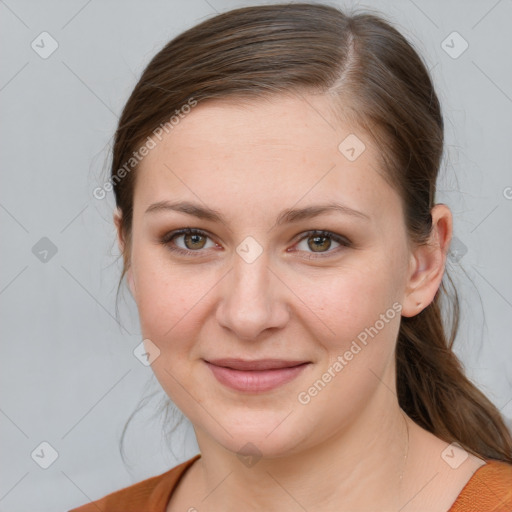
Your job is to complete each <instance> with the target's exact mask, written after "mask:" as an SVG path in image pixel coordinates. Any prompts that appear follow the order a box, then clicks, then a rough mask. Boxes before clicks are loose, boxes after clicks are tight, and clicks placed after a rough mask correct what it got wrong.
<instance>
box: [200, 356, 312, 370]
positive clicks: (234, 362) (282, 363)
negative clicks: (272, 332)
mask: <svg viewBox="0 0 512 512" xmlns="http://www.w3.org/2000/svg"><path fill="white" fill-rule="evenodd" d="M206 362H207V363H210V364H214V365H215V366H220V367H223V368H231V369H232V370H242V371H257V370H260V371H262V370H277V369H280V368H292V367H294V366H299V365H302V364H305V363H308V362H309V361H288V360H284V359H258V360H253V361H249V360H244V359H230V358H226V359H210V360H207V361H206Z"/></svg>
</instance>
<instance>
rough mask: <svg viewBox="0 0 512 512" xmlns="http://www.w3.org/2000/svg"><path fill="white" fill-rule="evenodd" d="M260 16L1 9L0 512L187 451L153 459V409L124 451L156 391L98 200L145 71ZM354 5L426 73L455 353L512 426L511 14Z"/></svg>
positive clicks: (151, 5)
mask: <svg viewBox="0 0 512 512" xmlns="http://www.w3.org/2000/svg"><path fill="white" fill-rule="evenodd" d="M259 3H263V2H245V1H226V0H208V1H206V0H187V1H186V2H185V1H183V2H178V1H176V0H167V1H162V0H160V1H156V0H152V1H148V2H142V1H121V0H116V1H113V0H112V1H103V2H102V1H100V0H92V1H91V0H90V1H86V0H73V1H66V2H64V1H60V2H58V1H45V2H40V1H36V0H34V1H27V0H6V1H0V41H1V48H2V67H1V70H0V108H1V118H2V122H1V124H0V140H1V149H2V159H1V161H2V188H1V189H0V190H1V192H0V219H1V222H2V233H3V235H2V237H1V241H2V265H1V267H0V304H1V315H2V317H1V326H2V354H3V356H2V358H1V369H0V389H1V403H0V426H1V429H2V430H1V431H2V461H3V463H2V465H1V479H0V482H1V483H0V510H1V511H3V512H6V511H9V512H18V511H24V512H26V511H29V510H30V511H32V510H38V511H40V512H44V511H56V510H68V509H69V508H72V507H75V506H78V505H80V504H82V503H85V502H87V501H88V500H89V499H91V500H94V499H98V498H100V497H101V496H103V495H105V494H107V493H109V492H112V491H114V490H117V489H120V488H121V487H124V486H127V485H130V484H132V483H135V482H137V481H140V480H142V479H144V478H148V477H150V476H153V475H156V474H159V473H161V472H163V471H166V470H167V469H169V468H170V467H172V466H174V465H176V464H177V463H179V462H181V461H183V460H185V459H188V458H189V457H191V456H193V455H194V454H195V453H197V445H196V444H195V439H194V435H193V431H192V429H191V428H190V426H189V425H187V424H185V428H183V429H182V430H179V431H178V433H177V434H176V436H175V441H174V452H173V453H171V452H169V451H168V450H167V449H166V448H165V444H164V440H163V437H162V435H161V428H162V424H161V423H160V422H159V421H157V420H156V419H153V420H150V419H149V415H150V413H152V412H154V410H155V408H156V405H157V401H156V399H155V400H153V401H151V402H150V404H149V406H148V407H147V408H146V410H145V412H144V413H143V414H141V415H140V416H139V417H138V418H137V419H136V421H135V422H134V423H133V425H132V428H131V429H130V430H129V432H128V437H127V442H128V445H127V446H128V457H129V462H130V463H131V464H130V465H129V466H128V467H125V465H124V464H123V463H122V461H121V458H120V456H119V452H118V440H119V435H120V432H121V429H122V427H123V425H124V422H125V420H126V419H127V417H128V415H129V414H130V413H131V412H132V411H133V409H134V408H135V407H136V405H137V403H138V401H139V399H140V398H141V397H142V396H144V395H145V394H147V393H149V392H150V391H151V390H157V389H159V386H158V384H157V383H156V379H155V378H154V377H152V372H151V370H150V368H149V367H145V366H143V365H142V364H141V363H140V362H139V361H138V360H137V359H136V358H135V357H134V355H133V350H134V348H135V347H136V346H137V345H138V344H139V343H140V342H141V339H142V338H141V336H140V331H139V327H138V317H137V311H136V308H135V305H134V304H133V302H132V300H131V297H130V295H129V293H128V291H127V290H125V293H124V295H123V296H124V298H125V300H123V299H122V298H121V300H120V303H119V306H120V323H121V325H122V326H120V325H118V323H117V321H116V319H115V291H116V284H117V280H118V277H119V274H120V272H121V265H120V261H119V260H118V259H117V256H118V249H117V245H116V243H115V231H114V227H113V224H112V209H113V205H114V202H113V196H112V194H109V195H108V197H107V198H106V199H105V200H97V199H95V198H94V197H93V195H92V190H93V189H94V188H95V187H96V186H98V185H101V184H102V183H103V182H104V177H105V172H106V171H108V163H109V162H108V157H109V154H108V149H109V145H110V143H111V138H112V136H113V133H114V130H115V126H116V121H117V119H118V115H119V114H120V112H121V109H122V107H123V105H124V102H125V101H126V100H127V98H128V95H129V94H130V92H131V90H132V88H133V86H134V85H135V83H136V80H137V79H138V77H139V76H140V73H141V72H142V70H143V69H144V67H145V65H146V64H147V63H148V61H149V60H150V58H151V57H152V56H153V55H154V54H155V53H156V52H157V51H158V50H160V49H161V47H162V46H163V45H164V44H165V43H166V42H167V41H168V40H169V39H171V38H172V37H173V36H175V35H176V34H178V33H179V32H181V31H183V30H184V29H186V28H189V27H190V26H192V25H194V24H196V23H197V22H199V21H201V20H203V19H205V18H206V17H209V16H211V15H213V14H215V12H216V11H217V12H222V11H225V10H229V9H231V8H235V7H240V6H245V5H255V4H259ZM338 5H341V6H344V5H354V4H350V3H348V2H344V3H341V2H340V3H339V4H338ZM358 5H359V6H360V7H362V8H367V7H368V8H373V9H377V10H379V11H382V12H383V13H385V14H386V15H388V17H389V18H390V19H391V20H392V21H393V22H394V23H395V26H396V27H397V28H398V29H399V30H401V31H402V32H403V33H404V35H406V36H407V37H408V38H409V40H410V41H412V42H413V44H414V45H415V46H416V48H417V49H418V51H419V52H420V53H421V54H422V55H423V56H424V58H425V60H426V62H427V64H428V66H429V68H431V69H432V74H433V78H434V80H435V83H436V86H437V91H438V94H439V97H440V100H441V102H442V107H443V112H444V116H445V121H446V142H447V147H446V154H445V159H444V164H443V178H442V182H441V184H440V193H439V196H438V201H443V202H447V203H448V204H449V206H450V207H451V208H452V210H453V212H454V214H455V236H456V237H457V239H458V240H459V241H460V242H457V244H458V246H457V252H455V253H454V254H453V255H452V257H451V258H450V261H449V265H450V268H451V269H452V270H453V273H454V275H455V277H456V278H457V280H458V281H459V283H460V287H461V292H462V294H463V296H464V297H463V301H462V302H463V314H464V315H463V323H462V327H461V330H460V335H459V337H458V344H457V349H456V350H457V353H458V354H460V356H461V358H462V360H463V362H464V365H465V366H466V368H467V371H468V374H469V376H470V377H471V379H472V380H473V381H474V382H475V383H477V384H478V385H479V386H480V388H481V389H482V390H483V391H484V392H485V393H487V395H488V396H489V397H490V398H491V400H493V402H494V403H495V404H496V405H497V406H498V407H499V408H500V409H501V410H502V411H503V413H504V414H505V415H506V416H507V417H508V418H512V378H511V375H512V344H511V342H510V332H511V329H512V292H511V289H512V275H511V272H510V262H511V261H512V230H511V224H512V222H511V219H512V217H511V214H512V199H510V198H511V197H512V189H511V188H510V187H512V173H511V162H512V158H511V156H512V140H511V134H512V115H511V114H512V58H511V48H512V31H511V30H510V23H511V21H512V2H511V1H510V0H500V1H496V0H489V1H487V0H486V1H472V2H468V1H466V0H458V1H451V2H447V1H445V0H436V1H429V2H426V1H423V2H420V0H415V1H412V0H401V1H395V2H388V1H373V2H367V3H364V4H363V3H360V4H358ZM44 31H46V32H48V33H49V34H51V36H52V37H53V38H54V39H55V40H56V41H57V43H58V45H59V46H58V48H57V50H56V51H55V52H54V53H53V54H52V55H51V56H49V57H48V58H46V59H43V58H41V57H40V56H39V54H38V53H36V51H34V50H33V49H32V47H31V43H32V41H34V40H36V43H37V42H38V41H40V37H39V35H40V34H41V32H44ZM453 31H457V32H458V33H459V34H460V35H461V36H462V37H463V38H464V40H466V41H467V43H468V44H469V47H468V49H467V50H466V51H465V52H464V53H462V54H461V55H460V56H459V57H458V58H453V57H452V56H450V55H449V54H448V53H447V52H446V51H445V50H444V49H443V47H442V44H443V43H442V42H443V41H444V40H445V39H446V38H447V36H449V35H450V34H451V33H452V32H453ZM39 44H40V45H41V43H39ZM444 44H449V45H451V46H454V48H455V50H452V52H453V51H456V50H458V49H460V48H461V46H460V44H461V41H460V40H454V43H453V44H452V43H451V42H450V39H448V40H447V43H444ZM45 47H46V48H48V43H46V46H45ZM507 187H509V188H507ZM507 197H508V198H507ZM43 237H47V238H48V239H50V240H51V242H52V243H53V244H54V245H55V246H56V248H57V252H56V254H55V255H53V256H52V255H51V253H49V254H48V256H47V261H46V262H43V261H41V260H40V259H39V258H38V257H36V255H35V254H34V252H33V247H34V246H35V245H36V244H37V243H38V242H39V241H40V239H41V238H43ZM40 243H41V242H40ZM38 247H39V246H36V249H37V248H38ZM39 249H40V248H39ZM34 251H35V250H34ZM465 251H467V252H465ZM35 252H37V251H35ZM39 256H40V257H43V254H40V255H39ZM464 272H466V273H467V275H468V276H469V277H470V278H471V280H472V282H473V284H472V283H471V281H469V280H468V279H467V277H465V273H464ZM162 393H163V392H162ZM44 441H46V442H47V443H49V444H50V445H51V446H52V447H53V448H54V449H55V450H56V452H57V453H58V458H57V459H56V460H55V462H54V463H53V464H52V465H51V466H50V467H49V468H48V469H42V468H41V467H40V466H39V465H38V464H37V463H36V460H37V461H38V462H39V463H41V462H44V460H43V459H44V458H45V457H46V458H47V460H49V459H48V457H49V453H50V452H49V450H48V449H47V448H44V446H43V448H42V449H43V451H42V452H41V448H40V443H42V442H44ZM34 450H36V452H35V454H36V455H34V458H32V457H31V453H33V451H34ZM37 454H39V457H37Z"/></svg>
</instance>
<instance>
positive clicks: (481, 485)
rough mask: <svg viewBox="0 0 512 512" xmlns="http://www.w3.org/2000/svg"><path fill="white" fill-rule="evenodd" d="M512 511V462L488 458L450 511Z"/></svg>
mask: <svg viewBox="0 0 512 512" xmlns="http://www.w3.org/2000/svg"><path fill="white" fill-rule="evenodd" d="M470 510H486V511H488V512H511V511H512V464H507V463H505V462H501V461H497V460H488V461H487V464H484V465H483V466H481V467H480V468H478V470H477V471H476V472H475V473H474V475H473V476H472V477H471V478H470V480H469V481H468V483H467V484H466V486H465V487H464V488H463V489H462V491H461V493H460V494H459V496H458V497H457V499H456V500H455V502H454V504H453V505H452V507H451V508H450V510H449V511H448V512H467V511H470Z"/></svg>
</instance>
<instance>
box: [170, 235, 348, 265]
mask: <svg viewBox="0 0 512 512" xmlns="http://www.w3.org/2000/svg"><path fill="white" fill-rule="evenodd" d="M183 235H200V236H203V237H206V238H211V237H210V236H209V235H208V233H206V232H204V231H201V230H200V229H195V228H183V229H178V230H176V231H172V232H170V233H167V234H166V235H165V236H164V237H163V238H162V239H161V241H160V242H161V244H162V245H164V246H165V247H166V248H167V249H168V250H170V251H171V252H174V253H177V254H181V255H183V256H193V257H197V256H198V254H197V253H198V252H201V249H198V250H197V251H191V250H188V249H182V248H181V247H176V246H172V245H171V242H172V241H173V240H174V239H175V238H177V237H179V236H183ZM313 236H319V237H326V238H331V239H332V240H334V241H335V242H337V243H339V244H340V247H337V248H335V249H333V250H329V251H326V252H324V253H316V254H315V253H310V254H311V255H310V256H305V258H306V259H311V260H313V259H318V258H325V257H329V256H331V255H332V253H337V252H338V251H337V249H342V248H343V247H352V242H351V241H350V240H348V239H347V238H345V237H342V236H340V235H337V234H336V233H332V232H331V231H322V230H310V231H306V232H305V233H304V236H303V237H302V238H300V239H299V240H298V241H297V242H296V243H297V244H298V243H300V242H302V240H305V239H308V238H311V237H313Z"/></svg>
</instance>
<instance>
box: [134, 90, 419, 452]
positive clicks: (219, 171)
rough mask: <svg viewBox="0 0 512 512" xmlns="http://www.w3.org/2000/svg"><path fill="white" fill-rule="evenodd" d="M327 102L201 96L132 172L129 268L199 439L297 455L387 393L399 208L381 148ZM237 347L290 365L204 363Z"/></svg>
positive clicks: (177, 398) (400, 237) (146, 325)
mask: <svg viewBox="0 0 512 512" xmlns="http://www.w3.org/2000/svg"><path fill="white" fill-rule="evenodd" d="M331 108H332V107H331V106H330V103H329V100H328V99H327V98H326V97H324V96H318V95H317V96H313V95H309V96H305V97H302V98H299V97H275V98H273V99H272V100H271V101H269V100H265V101H258V102H248V103H245V104H243V105H242V104H234V103H228V102H218V101H217V102H210V103H204V104H199V105H198V106H196V107H195V108H194V109H193V110H192V111H191V113H189V114H188V115H187V116H186V117H185V118H184V119H181V121H180V123H179V124H178V125H177V126H175V127H174V129H173V130H172V131H171V132H170V133H169V134H168V135H166V136H165V138H164V140H163V141H162V142H160V143H158V145H157V146H156V147H155V148H154V149H152V150H151V151H150V152H149V154H148V155H147V156H146V157H145V158H144V160H143V161H142V162H141V166H140V168H139V169H138V171H137V173H138V174H137V184H136V189H135V195H134V211H133V231H132V242H131V243H132V245H131V254H130V257H131V267H130V270H129V272H128V281H129V283H130V288H131V290H132V293H133V296H134V298H135V300H136V303H137V306H138V311H139V316H140V324H141V329H142V334H143V337H144V338H145V339H147V340H150V342H148V341H146V347H147V348H148V351H149V352H150V353H153V354H154V355H155V356H157V357H156V358H155V359H154V362H153V363H152V368H153V371H154V372H155V374H156V376H157V378H158V380H159V382H160V384H161V385H162V387H163V389H164V390H165V391H166V393H167V394H168V395H169V397H170V398H171V399H172V400H173V402H174V403H175V404H176V405H177V406H178V407H179V408H180V409H181V410H182V411H183V413H184V414H185V415H186V416H187V417H188V418H189V419H190V420H191V422H192V423H193V425H194V427H195V430H196V434H197V435H198V441H199V439H200V437H201V439H204V442H211V443H214V444H215V445H217V446H222V447H224V448H226V449H228V450H230V451H232V452H238V451H240V450H242V451H243V450H244V449H246V450H249V448H248V447H253V446H254V447H256V449H257V451H258V452H259V453H261V454H263V455H265V456H268V457H277V456H282V455H284V454H291V453H295V452H299V451H300V450H304V449H306V448H308V447H311V446H314V445H316V444H319V443H321V442H322V441H323V440H325V439H326V438H329V437H332V436H334V435H336V434H337V433H340V432H342V431H343V429H345V428H348V426H349V425H351V424H353V422H354V421H356V419H357V418H359V417H361V415H362V414H363V412H364V411H365V409H366V408H367V407H369V404H370V403H381V404H383V405H382V407H384V405H385V404H384V402H385V400H386V398H383V399H382V400H380V401H379V400H373V399H374V398H375V397H377V396H381V397H386V396H392V394H391V393H389V391H388V390H385V388H386V387H389V388H391V387H392V386H393V385H394V384H393V383H394V380H393V379H394V377H393V375H394V362H393V355H394V347H395V341H396V336H397V333H398V328H399V322H400V307H401V304H402V301H403V299H404V293H405V289H406V283H407V276H408V268H409V267H408V264H409V261H410V254H409V250H408V242H407V237H406V229H405V225H404V217H403V210H402V206H401V202H400V198H399V196H398V194H397V192H396V191H395V190H394V189H393V188H392V187H391V186H390V185H389V184H388V182H387V181H386V180H385V179H384V178H383V177H382V175H381V174H380V173H379V171H378V163H377V162H378V152H379V149H378V148H376V147H375V146H373V145H372V142H371V140H370V138H369V137H368V136H367V135H366V134H365V133H364V132H362V131H360V130H359V129H358V128H355V127H352V126H349V125H346V124H342V123H340V121H339V120H335V118H334V116H333V113H332V111H331ZM351 134H352V135H351ZM348 136H350V138H349V139H347V140H346V141H345V142H343V141H344V140H345V139H346V138H347V137H348ZM354 136H355V137H357V139H355V138H354ZM340 143H341V146H340ZM361 143H363V144H364V145H365V148H364V150H363V146H361ZM176 203H183V204H184V203H188V206H186V207H185V206H184V207H183V208H182V209H181V211H180V209H179V208H177V209H176V208H171V207H168V208H165V207H163V206H162V205H163V204H167V205H168V206H169V205H171V204H176ZM157 204H159V205H160V207H157V206H155V205H157ZM183 204H182V206H183ZM334 204H336V205H340V207H339V208H338V209H334V208H331V209H323V208H324V207H326V206H328V205H334ZM322 209H323V210H322ZM302 210H303V211H302ZM201 211H202V214H199V213H201ZM301 211H302V213H301ZM198 212H199V213H198ZM308 214H309V215H308ZM183 229H192V230H193V231H192V232H191V233H182V232H180V230H183ZM227 358H229V359H238V360H244V361H249V362H254V361H260V360H268V359H272V360H280V361H281V362H278V363H276V364H275V366H280V367H281V369H275V368H274V369H269V368H268V365H266V363H265V362H263V363H262V364H263V366H265V365H266V366H265V367H266V368H267V369H266V371H263V370H260V371H254V369H253V370H252V371H251V370H245V371H243V370H240V369H238V370H237V369H226V368H221V367H220V366H222V365H224V366H230V365H231V366H232V367H233V366H234V367H236V366H237V364H236V362H233V361H231V362H230V361H227V362H226V361H220V362H218V363H219V366H215V365H212V364H210V363H208V362H212V361H216V360H220V359H227ZM283 361H284V362H283ZM299 363H305V364H302V365H301V366H298V365H299ZM286 365H288V366H296V367H295V368H291V367H289V368H288V369H283V366H286ZM206 440H208V441H206ZM248 443H249V444H248ZM243 447H246V448H243ZM249 451H250V450H249Z"/></svg>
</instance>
